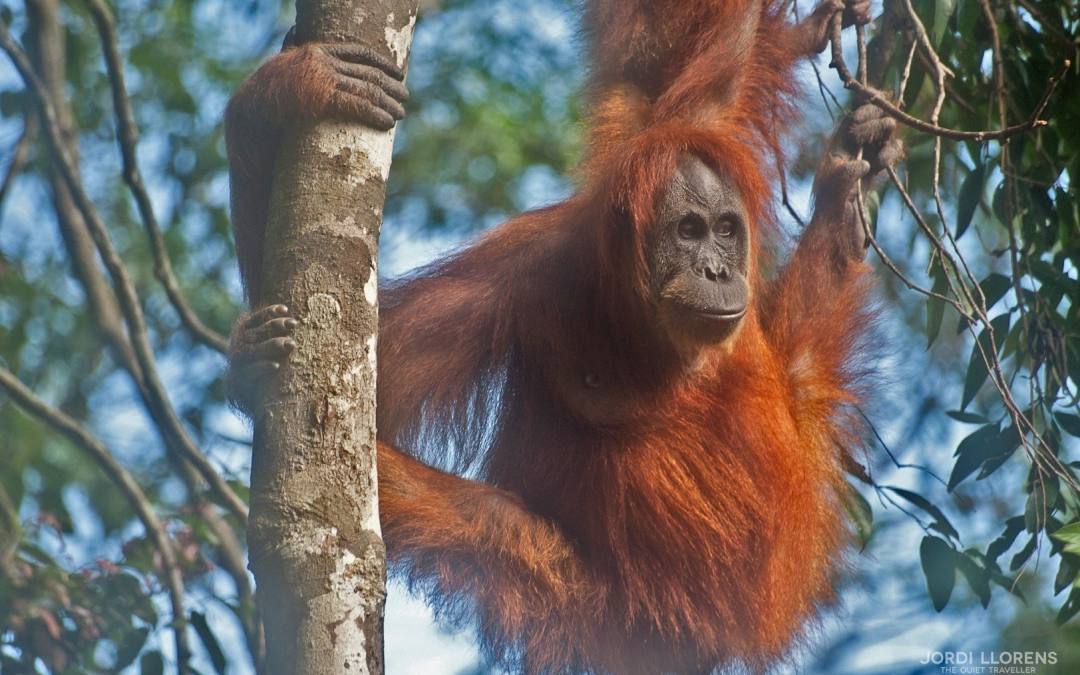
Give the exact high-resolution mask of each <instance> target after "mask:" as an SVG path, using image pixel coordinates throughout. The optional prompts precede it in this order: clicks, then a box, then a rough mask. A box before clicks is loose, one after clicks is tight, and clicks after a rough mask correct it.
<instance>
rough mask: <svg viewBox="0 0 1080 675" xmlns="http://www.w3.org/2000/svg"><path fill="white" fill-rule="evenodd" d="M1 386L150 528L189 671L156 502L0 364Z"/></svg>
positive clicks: (181, 659)
mask: <svg viewBox="0 0 1080 675" xmlns="http://www.w3.org/2000/svg"><path fill="white" fill-rule="evenodd" d="M0 387H2V388H3V389H4V390H6V391H7V392H8V394H9V395H10V396H11V398H12V400H14V401H15V403H16V404H17V405H18V406H19V407H20V408H22V409H23V411H24V412H26V413H27V414H28V415H31V416H32V417H35V418H37V419H38V421H40V422H42V423H43V424H45V425H46V426H48V427H49V428H51V429H53V430H54V431H56V432H58V433H59V434H61V435H62V436H64V437H65V438H67V439H68V440H69V441H71V443H73V444H74V445H75V446H76V447H77V448H79V449H80V450H82V451H83V452H84V453H86V454H87V455H88V456H89V457H90V458H91V459H92V460H94V462H95V463H96V464H97V465H98V466H99V467H100V468H101V470H102V471H103V472H104V473H105V475H106V476H107V477H108V478H109V480H111V481H112V482H113V483H114V484H115V485H116V486H117V487H118V488H120V492H122V493H123V495H124V498H125V499H126V500H127V502H128V505H130V506H131V508H132V510H133V511H134V512H135V515H136V516H138V518H139V520H140V521H141V522H142V524H143V527H144V528H145V529H146V534H147V536H148V537H149V538H150V541H151V542H152V543H153V544H154V548H156V549H157V551H158V553H159V554H160V555H161V564H162V567H163V569H164V573H163V574H162V577H163V578H162V581H163V582H164V584H165V587H166V588H167V589H168V591H169V603H170V605H171V606H172V613H173V620H172V629H173V636H174V638H175V641H176V653H177V670H178V672H179V673H181V675H183V674H184V673H187V672H188V665H187V664H188V660H189V659H190V658H191V649H190V647H189V646H188V642H187V634H186V631H187V614H186V613H185V612H184V577H183V574H182V573H181V571H180V564H179V562H178V561H177V558H176V549H175V548H174V547H173V545H172V541H171V540H170V539H169V537H168V535H167V534H166V532H165V526H164V525H163V524H162V523H161V521H160V520H159V519H158V517H157V513H156V512H155V511H154V507H153V505H152V504H151V503H150V500H149V499H147V497H146V494H145V493H144V492H143V491H142V488H141V487H139V484H138V482H136V481H135V479H134V478H133V477H132V475H131V474H130V473H128V471H127V469H125V468H124V467H123V466H122V465H121V464H120V463H119V462H117V461H116V459H115V458H114V457H113V456H112V453H111V452H109V450H108V448H106V447H105V446H104V445H103V444H102V443H101V441H99V440H98V439H97V438H95V437H94V435H93V434H91V433H90V432H89V431H88V430H87V429H86V428H85V427H83V426H82V425H81V424H79V423H78V422H77V421H75V420H74V419H72V418H71V417H68V416H67V415H65V414H64V413H63V412H62V411H60V410H58V409H56V408H54V407H52V406H50V405H49V404H48V403H46V402H45V401H43V400H41V399H40V398H38V397H37V396H36V395H34V393H33V392H32V391H30V389H29V388H27V386H26V385H24V384H23V383H22V382H21V381H20V380H19V379H18V378H17V377H15V375H14V374H13V373H12V372H11V371H10V370H8V369H7V368H2V367H0Z"/></svg>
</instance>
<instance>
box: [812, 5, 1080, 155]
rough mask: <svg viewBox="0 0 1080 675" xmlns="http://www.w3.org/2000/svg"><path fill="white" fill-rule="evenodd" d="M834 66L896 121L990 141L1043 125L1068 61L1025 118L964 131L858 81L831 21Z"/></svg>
mask: <svg viewBox="0 0 1080 675" xmlns="http://www.w3.org/2000/svg"><path fill="white" fill-rule="evenodd" d="M831 65H832V66H833V67H834V68H836V71H837V73H839V75H840V80H841V81H842V82H843V83H844V87H845V88H847V89H851V90H853V91H855V92H856V93H858V94H860V95H861V96H863V97H864V98H865V99H866V100H867V101H869V102H871V103H873V104H874V105H876V106H877V107H879V108H881V109H882V110H884V111H885V112H886V113H887V114H888V115H889V116H890V117H893V118H894V119H896V120H897V121H899V122H902V123H903V124H906V125H907V126H909V127H911V128H913V129H917V130H919V131H922V132H925V133H928V134H932V135H934V136H941V137H942V138H949V139H952V140H954V141H969V140H970V141H989V140H1000V139H1004V138H1009V137H1010V136H1016V135H1017V134H1022V133H1026V132H1028V131H1031V130H1032V129H1035V128H1037V127H1043V126H1046V124H1047V123H1046V120H1042V119H1039V117H1040V116H1041V115H1042V114H1043V112H1044V111H1045V110H1046V106H1047V104H1048V103H1049V102H1050V96H1051V95H1052V94H1053V93H1054V90H1055V89H1057V86H1058V83H1059V82H1060V81H1061V78H1062V77H1064V76H1065V73H1066V72H1068V70H1069V66H1070V65H1072V64H1071V62H1070V61H1069V60H1068V59H1066V60H1065V61H1064V62H1063V63H1062V65H1061V68H1060V69H1059V70H1058V72H1057V73H1056V74H1055V75H1054V76H1052V77H1051V78H1050V80H1049V82H1048V83H1047V87H1046V91H1044V92H1043V95H1042V98H1040V99H1039V103H1038V104H1037V105H1036V106H1035V109H1034V110H1033V111H1032V112H1031V116H1030V117H1029V118H1028V119H1027V121H1025V122H1022V123H1020V124H1014V125H1012V126H1009V127H1003V128H1000V129H984V130H981V131H963V130H960V129H947V128H945V127H939V126H937V125H936V124H931V123H929V122H926V121H925V120H921V119H919V118H918V117H914V116H912V115H909V114H907V113H906V112H904V111H903V110H901V109H900V108H898V107H896V105H895V104H894V103H892V102H891V101H889V100H888V99H887V98H885V97H884V96H882V95H881V92H879V91H877V90H876V89H873V88H871V87H869V86H867V85H864V84H862V83H860V82H859V81H858V80H856V79H855V78H854V77H853V76H852V74H851V71H850V70H849V69H848V67H847V64H846V63H845V62H844V54H843V50H842V48H841V43H840V30H839V27H838V24H835V23H834V24H833V36H832V64H831Z"/></svg>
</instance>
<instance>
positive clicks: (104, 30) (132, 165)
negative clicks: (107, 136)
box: [86, 0, 229, 354]
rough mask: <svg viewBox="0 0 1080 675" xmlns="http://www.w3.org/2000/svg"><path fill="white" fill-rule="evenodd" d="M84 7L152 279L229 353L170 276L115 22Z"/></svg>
mask: <svg viewBox="0 0 1080 675" xmlns="http://www.w3.org/2000/svg"><path fill="white" fill-rule="evenodd" d="M86 4H87V5H88V6H89V8H90V15H91V16H92V17H93V18H94V24H95V25H96V26H97V30H98V34H99V35H100V36H101V50H102V52H103V53H104V55H105V67H106V71H107V72H108V75H109V84H110V88H111V90H112V99H113V111H114V113H115V115H116V139H117V142H118V144H119V145H120V156H121V158H122V160H123V166H124V169H123V172H124V182H126V183H127V186H128V188H129V189H130V190H131V194H132V196H133V197H134V198H135V204H136V206H137V207H138V209H139V216H140V217H141V218H142V221H143V225H144V227H145V228H146V233H147V235H148V237H149V239H150V250H151V251H152V252H153V256H154V276H156V277H157V280H158V281H159V282H160V283H161V285H162V287H163V288H164V289H165V294H166V295H167V296H168V297H169V302H171V303H172V306H173V308H174V309H175V310H176V313H177V314H178V315H179V316H180V321H181V322H183V324H184V325H185V326H186V327H187V329H188V330H189V331H190V332H191V334H192V335H194V336H195V338H196V339H197V340H198V341H199V342H202V343H203V344H205V345H207V346H208V347H210V348H212V349H216V350H217V351H219V352H221V353H222V354H225V353H227V352H228V350H229V341H228V339H227V338H225V336H223V335H221V334H220V333H218V332H216V331H214V330H213V329H211V328H208V327H207V326H206V325H205V324H203V322H202V321H201V320H200V319H199V317H198V316H197V315H196V314H195V311H194V310H192V309H191V307H190V306H189V305H188V303H187V300H186V299H185V298H184V294H183V292H182V291H181V290H180V283H179V282H178V281H177V279H176V275H175V274H174V273H173V268H172V262H171V261H170V260H169V252H168V251H167V250H166V249H165V238H164V236H163V235H162V232H161V226H160V225H159V224H158V220H157V216H155V215H154V206H153V204H152V203H151V201H150V195H149V193H147V191H146V184H145V183H144V182H143V178H142V174H141V172H140V171H139V163H138V158H137V156H136V154H135V147H136V145H137V144H138V138H139V128H138V125H137V124H136V122H135V113H134V112H133V111H132V109H131V100H130V99H129V98H128V94H127V88H126V86H125V84H124V64H123V60H122V59H121V57H120V47H119V38H118V37H117V35H116V21H115V19H114V18H113V15H112V11H111V10H110V9H109V7H108V5H106V4H105V2H104V0H86Z"/></svg>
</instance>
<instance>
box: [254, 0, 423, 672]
mask: <svg viewBox="0 0 1080 675" xmlns="http://www.w3.org/2000/svg"><path fill="white" fill-rule="evenodd" d="M416 10H417V3H416V0H307V1H304V0H299V1H298V2H297V37H298V39H299V40H300V41H301V42H308V41H320V42H360V43H363V44H365V45H368V46H370V47H372V48H374V49H376V50H379V51H381V52H383V53H384V54H385V55H386V56H389V57H392V58H394V59H396V60H397V62H398V63H399V64H400V65H401V66H403V67H404V66H405V64H406V60H407V58H408V51H409V47H410V45H411V42H412V29H413V26H414V24H415V21H416ZM393 140H394V132H393V131H389V132H380V131H374V130H372V129H369V128H366V127H360V126H355V125H346V124H341V123H337V122H325V121H319V122H314V123H312V124H310V125H304V126H302V127H298V128H295V129H291V130H290V131H289V132H288V133H287V134H286V137H285V139H284V141H283V144H282V148H281V152H280V154H279V158H278V163H277V166H276V172H275V177H274V191H273V197H272V205H271V214H272V215H271V218H270V224H269V232H268V241H267V247H266V250H267V252H268V253H267V255H266V259H265V263H264V268H263V270H262V278H263V281H262V283H263V288H264V289H267V299H268V302H273V303H283V304H285V305H287V306H288V307H289V308H290V310H291V311H292V313H293V314H294V316H296V317H297V318H298V319H299V320H300V322H301V323H300V326H299V327H298V328H297V329H296V331H295V339H296V342H297V348H296V350H295V351H294V352H293V353H292V355H291V356H290V358H289V363H288V365H287V366H286V367H285V368H284V369H283V370H282V372H281V376H280V377H279V378H278V383H277V385H278V386H277V388H276V390H275V391H273V392H269V393H268V396H267V405H266V408H265V412H264V414H262V415H260V416H259V419H257V420H256V424H255V443H254V456H253V459H252V471H251V489H252V492H251V494H252V498H251V518H250V523H249V530H248V535H249V546H250V551H251V568H252V570H253V572H254V573H255V579H256V582H257V597H258V602H259V606H260V610H261V613H262V616H263V619H264V621H265V628H266V637H267V640H266V641H267V646H268V652H267V659H266V671H267V672H268V673H272V674H275V675H276V674H278V673H280V674H282V675H284V674H286V673H288V674H290V675H292V674H296V675H308V674H312V675H314V674H316V673H317V674H318V675H323V674H326V673H349V675H361V674H370V675H378V674H381V673H382V672H383V642H382V625H383V601H384V598H385V576H386V557H385V548H384V546H383V543H382V538H381V534H380V529H379V511H378V495H377V486H378V482H377V476H376V465H375V458H376V447H375V366H376V363H375V355H376V350H375V345H376V337H377V330H378V299H377V286H376V263H377V260H378V241H379V226H380V223H381V220H382V209H383V200H384V192H385V183H386V178H387V176H388V175H389V171H390V158H391V149H392V147H393Z"/></svg>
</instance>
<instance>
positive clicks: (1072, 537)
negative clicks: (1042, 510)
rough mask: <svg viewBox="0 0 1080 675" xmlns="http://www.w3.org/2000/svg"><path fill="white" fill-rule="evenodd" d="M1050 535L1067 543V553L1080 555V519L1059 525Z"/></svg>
mask: <svg viewBox="0 0 1080 675" xmlns="http://www.w3.org/2000/svg"><path fill="white" fill-rule="evenodd" d="M1050 536H1051V537H1053V538H1054V539H1057V540H1058V541H1060V542H1061V543H1063V544H1065V548H1064V549H1063V550H1064V551H1065V552H1066V553H1074V554H1076V555H1080V521H1077V522H1075V523H1069V524H1068V525H1066V526H1064V527H1059V528H1058V529H1056V530H1054V531H1053V532H1051V533H1050Z"/></svg>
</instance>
